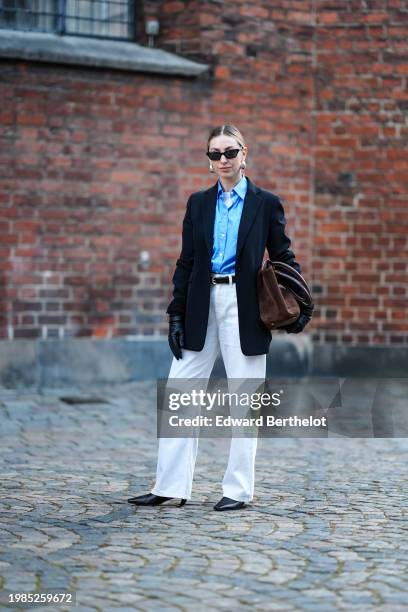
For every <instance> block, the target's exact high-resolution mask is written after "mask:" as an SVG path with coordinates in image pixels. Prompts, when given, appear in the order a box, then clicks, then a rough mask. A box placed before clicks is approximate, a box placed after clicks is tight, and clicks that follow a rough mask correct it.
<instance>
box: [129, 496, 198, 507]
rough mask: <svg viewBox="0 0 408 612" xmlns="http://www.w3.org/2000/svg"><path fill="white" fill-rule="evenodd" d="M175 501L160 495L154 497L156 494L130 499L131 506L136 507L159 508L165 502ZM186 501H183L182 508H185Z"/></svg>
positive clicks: (181, 501) (180, 504) (181, 502)
mask: <svg viewBox="0 0 408 612" xmlns="http://www.w3.org/2000/svg"><path fill="white" fill-rule="evenodd" d="M169 499H174V497H161V496H160V495H154V493H146V494H145V495H138V496H137V497H129V499H128V502H129V504H136V506H159V505H160V504H164V502H166V501H169ZM186 501H187V500H186V499H181V500H180V503H179V507H180V506H184V504H185V503H186Z"/></svg>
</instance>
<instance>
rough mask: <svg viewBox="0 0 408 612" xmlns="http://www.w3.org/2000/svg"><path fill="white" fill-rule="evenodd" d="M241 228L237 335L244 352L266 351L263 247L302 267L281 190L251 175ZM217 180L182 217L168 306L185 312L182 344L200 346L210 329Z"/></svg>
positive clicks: (195, 197) (172, 310) (192, 199)
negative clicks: (260, 288) (260, 287)
mask: <svg viewBox="0 0 408 612" xmlns="http://www.w3.org/2000/svg"><path fill="white" fill-rule="evenodd" d="M247 182H248V184H247V193H246V196H245V200H244V205H243V210H242V216H241V221H240V225H239V230H238V239H237V251H236V263H235V276H236V292H237V302H238V319H239V335H240V342H241V349H242V352H243V354H244V355H262V354H265V353H268V351H269V344H270V342H271V338H272V336H271V332H270V331H269V330H268V329H267V328H266V327H265V326H264V325H263V323H262V321H261V319H260V316H259V305H258V297H257V273H258V270H259V268H260V267H261V265H262V261H263V258H264V253H265V247H266V248H267V249H268V253H269V257H270V259H272V260H279V261H284V262H286V263H287V264H289V265H290V266H292V267H294V268H295V269H296V270H298V271H299V272H300V271H301V269H300V266H299V264H298V263H297V262H296V260H295V255H294V253H293V252H292V251H291V250H290V248H289V247H290V245H291V242H290V239H289V238H288V236H287V235H286V233H285V223H286V220H285V215H284V210H283V206H282V203H281V201H280V199H279V197H278V196H276V195H274V194H273V193H271V192H269V191H265V190H264V189H260V188H259V187H257V186H256V185H255V184H254V183H253V182H252V181H251V180H250V179H249V178H248V177H247ZM216 203H217V183H215V185H213V186H212V187H210V188H209V189H205V190H203V191H198V192H195V193H192V194H191V195H190V197H189V199H188V202H187V207H186V213H185V217H184V221H183V234H182V249H181V253H180V257H179V259H178V260H177V262H176V270H175V272H174V275H173V279H172V281H173V284H174V290H173V300H172V301H171V302H170V304H169V306H168V308H167V312H168V313H169V314H171V313H183V314H184V315H185V319H184V322H185V334H184V343H185V346H184V348H186V349H189V350H192V351H201V350H202V348H203V346H204V342H205V337H206V333H207V323H208V313H209V306H210V288H211V256H212V249H213V233H214V219H215V209H216Z"/></svg>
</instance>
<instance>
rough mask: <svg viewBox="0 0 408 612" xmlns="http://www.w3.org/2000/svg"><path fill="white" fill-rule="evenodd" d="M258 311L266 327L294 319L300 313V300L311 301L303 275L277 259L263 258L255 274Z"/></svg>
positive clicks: (272, 326)
mask: <svg viewBox="0 0 408 612" xmlns="http://www.w3.org/2000/svg"><path fill="white" fill-rule="evenodd" d="M257 288H258V302H259V313H260V316H261V320H262V322H263V324H264V325H265V326H266V327H267V328H268V329H270V330H273V329H279V328H280V327H286V326H287V325H290V324H291V323H294V322H295V321H296V319H297V318H298V317H299V314H300V304H304V305H305V306H310V305H311V304H312V303H313V300H312V296H311V294H310V290H309V287H308V286H307V283H306V281H305V279H304V278H303V276H302V275H301V274H300V273H299V272H298V271H297V270H295V269H294V268H292V267H291V266H289V265H288V264H286V263H283V262H281V261H271V260H270V259H266V260H265V261H264V262H263V264H262V267H261V268H260V270H259V271H258V277H257Z"/></svg>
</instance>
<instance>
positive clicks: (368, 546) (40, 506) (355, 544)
mask: <svg viewBox="0 0 408 612" xmlns="http://www.w3.org/2000/svg"><path fill="white" fill-rule="evenodd" d="M85 392H86V393H88V395H89V392H90V390H89V388H88V389H86V390H85V389H80V388H77V389H72V388H71V389H46V390H42V391H39V392H34V391H23V390H20V391H16V390H10V389H1V390H0V415H1V434H2V442H1V451H0V461H1V473H2V478H1V512H0V591H1V593H2V595H1V597H2V604H1V606H0V608H1V609H8V607H7V603H5V602H6V601H7V599H6V595H7V593H9V592H26V593H27V592H33V591H34V592H41V591H47V592H50V591H58V590H59V591H61V590H65V591H68V590H70V591H75V592H76V601H77V608H76V609H79V610H111V609H121V610H149V612H150V610H152V611H155V610H169V611H170V610H187V611H201V610H207V609H208V608H209V607H211V608H214V609H219V610H223V609H231V608H232V607H234V608H235V609H248V610H249V609H251V610H252V609H255V610H278V611H286V610H288V611H290V610H313V612H316V611H319V610H323V611H324V612H329V611H331V610H353V611H359V610H361V611H364V612H367V610H386V611H387V612H388V611H389V610H390V611H393V610H406V609H407V607H408V587H407V577H408V554H407V553H408V538H407V535H408V523H407V499H408V494H407V476H406V465H407V451H408V443H407V440H405V439H398V438H396V439H363V438H361V439H340V438H337V439H336V438H329V439H283V438H281V439H260V440H259V446H258V454H257V483H256V491H255V492H256V496H255V499H254V501H253V503H252V504H251V505H250V506H248V507H247V508H246V509H243V510H241V511H238V512H214V511H213V509H212V506H213V504H214V503H215V502H216V501H218V500H219V499H220V497H221V493H222V491H221V480H222V476H223V472H224V469H225V467H226V461H227V453H228V447H229V441H228V440H225V439H202V440H201V441H200V445H199V452H198V458H197V466H196V472H195V479H194V488H193V498H192V500H191V501H189V502H187V504H186V506H184V507H183V508H178V507H176V506H175V505H173V506H172V505H164V506H160V507H155V508H140V507H134V506H131V505H129V504H128V503H127V501H126V500H127V497H128V496H130V495H136V494H141V493H145V492H148V491H149V490H150V487H151V485H152V484H153V482H154V474H155V466H156V449H157V439H156V431H155V423H156V417H155V397H156V390H155V385H154V383H133V384H129V385H122V386H118V387H109V388H103V387H98V389H96V390H95V389H94V390H92V393H93V394H94V395H95V393H96V394H97V395H98V397H99V398H101V401H99V402H95V403H87V404H68V403H66V402H64V401H62V400H61V399H60V398H61V397H62V396H64V395H75V394H76V395H78V394H81V393H82V394H83V393H85ZM102 400H105V401H102ZM26 609H34V607H31V608H26ZM35 609H37V610H39V609H42V610H45V609H46V608H45V607H39V606H36V607H35ZM47 609H50V608H47ZM52 609H60V610H64V609H69V608H67V607H64V606H60V607H58V606H57V605H54V606H53V607H52ZM71 609H73V608H71Z"/></svg>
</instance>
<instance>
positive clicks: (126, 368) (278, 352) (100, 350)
mask: <svg viewBox="0 0 408 612" xmlns="http://www.w3.org/2000/svg"><path fill="white" fill-rule="evenodd" d="M171 359H172V355H171V353H170V350H169V347H168V344H167V340H166V339H165V338H158V339H156V340H153V339H152V340H148V339H140V338H138V339H132V338H128V339H127V338H113V339H109V340H99V339H92V338H70V339H64V340H57V339H55V340H3V341H0V384H2V385H4V386H6V387H32V386H35V387H40V388H41V387H54V386H55V387H58V386H65V385H66V386H69V385H75V384H78V385H84V384H85V385H86V384H101V383H109V384H119V383H126V382H132V381H139V380H156V379H157V378H166V377H167V376H168V373H169V369H170V364H171ZM407 372H408V347H407V348H403V347H386V346H384V347H364V346H337V345H323V346H313V345H312V344H311V342H310V339H309V337H308V336H307V335H306V334H302V335H301V336H300V337H298V338H295V337H293V336H292V337H285V336H282V337H280V336H275V337H274V339H273V341H272V344H271V350H270V353H269V355H268V357H267V376H268V377H269V376H302V375H312V376H313V375H314V376H366V377H383V376H384V377H406V375H407V374H406V373H407ZM224 375H225V369H224V366H223V363H222V361H221V359H218V360H217V361H216V363H215V366H214V370H213V376H224Z"/></svg>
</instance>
